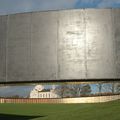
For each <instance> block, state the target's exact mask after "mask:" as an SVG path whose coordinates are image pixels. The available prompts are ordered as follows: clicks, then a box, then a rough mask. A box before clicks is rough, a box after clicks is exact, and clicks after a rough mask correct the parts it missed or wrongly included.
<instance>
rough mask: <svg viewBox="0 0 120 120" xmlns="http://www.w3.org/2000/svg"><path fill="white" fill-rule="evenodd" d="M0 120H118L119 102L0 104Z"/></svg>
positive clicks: (119, 113) (119, 115)
mask: <svg viewBox="0 0 120 120" xmlns="http://www.w3.org/2000/svg"><path fill="white" fill-rule="evenodd" d="M0 120H120V100H119V101H114V102H108V103H97V104H0Z"/></svg>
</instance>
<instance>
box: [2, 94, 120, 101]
mask: <svg viewBox="0 0 120 120" xmlns="http://www.w3.org/2000/svg"><path fill="white" fill-rule="evenodd" d="M118 99H120V95H112V96H97V97H81V98H61V99H40V98H39V99H34V98H30V99H4V98H1V99H0V103H100V102H108V101H113V100H118Z"/></svg>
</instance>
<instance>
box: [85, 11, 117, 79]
mask: <svg viewBox="0 0 120 120" xmlns="http://www.w3.org/2000/svg"><path fill="white" fill-rule="evenodd" d="M85 11H86V15H85V16H86V56H87V78H88V79H89V78H94V79H95V78H115V77H116V76H115V75H116V73H115V72H116V71H115V61H114V45H113V26H112V16H111V10H110V9H99V10H95V9H86V10H85Z"/></svg>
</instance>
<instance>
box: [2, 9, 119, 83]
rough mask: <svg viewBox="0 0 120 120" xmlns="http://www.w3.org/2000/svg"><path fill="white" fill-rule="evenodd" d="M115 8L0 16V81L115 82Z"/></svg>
mask: <svg viewBox="0 0 120 120" xmlns="http://www.w3.org/2000/svg"><path fill="white" fill-rule="evenodd" d="M119 21H120V9H78V10H62V11H48V12H33V13H22V14H15V15H7V16H0V82H11V81H32V80H33V81H34V80H62V79H92V78H93V79H97V78H98V79H105V78H108V79H109V78H110V79H111V78H117V79H119V78H120V22H119Z"/></svg>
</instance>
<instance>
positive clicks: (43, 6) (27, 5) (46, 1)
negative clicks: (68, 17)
mask: <svg viewBox="0 0 120 120" xmlns="http://www.w3.org/2000/svg"><path fill="white" fill-rule="evenodd" d="M77 1H78V0H0V14H9V13H19V12H30V11H39V10H57V9H68V8H74V7H75V4H76V2H77Z"/></svg>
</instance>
